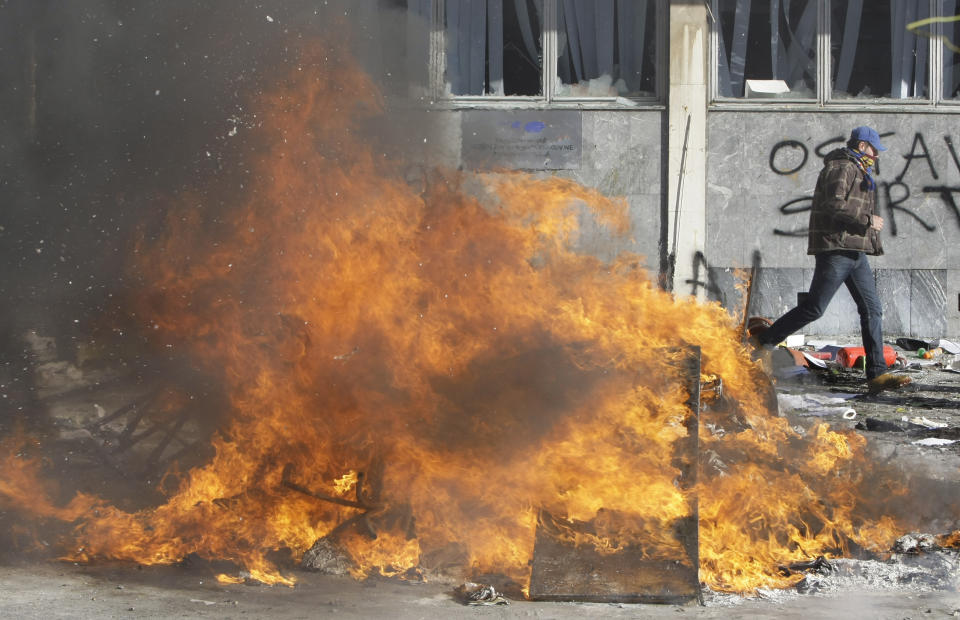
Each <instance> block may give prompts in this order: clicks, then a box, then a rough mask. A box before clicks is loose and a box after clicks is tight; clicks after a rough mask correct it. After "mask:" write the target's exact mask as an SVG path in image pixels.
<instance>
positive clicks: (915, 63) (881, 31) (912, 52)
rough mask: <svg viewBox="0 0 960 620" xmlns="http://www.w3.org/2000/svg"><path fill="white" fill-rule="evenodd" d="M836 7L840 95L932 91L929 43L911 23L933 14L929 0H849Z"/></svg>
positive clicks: (837, 87) (913, 94) (908, 94)
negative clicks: (866, 1) (915, 32)
mask: <svg viewBox="0 0 960 620" xmlns="http://www.w3.org/2000/svg"><path fill="white" fill-rule="evenodd" d="M865 8H866V9H867V10H866V11H864V9H865ZM832 13H833V14H832V15H831V21H832V24H833V26H832V30H831V38H832V41H831V47H832V48H833V50H834V61H835V65H834V66H835V72H834V81H833V94H834V95H835V96H840V97H842V96H853V97H890V98H893V99H910V98H919V97H926V96H927V77H928V76H927V72H928V71H927V67H928V62H929V45H928V42H927V39H925V38H922V37H918V36H917V35H915V34H913V33H912V32H910V31H909V30H907V28H906V26H907V24H908V23H910V22H912V21H916V20H918V19H924V18H926V17H929V16H930V5H929V2H928V0H871V2H870V3H869V4H866V3H864V2H863V0H849V1H848V2H847V4H846V7H844V6H843V5H838V4H836V3H835V4H834V5H833V9H832ZM838 37H839V41H838ZM838 48H839V53H837V50H838Z"/></svg>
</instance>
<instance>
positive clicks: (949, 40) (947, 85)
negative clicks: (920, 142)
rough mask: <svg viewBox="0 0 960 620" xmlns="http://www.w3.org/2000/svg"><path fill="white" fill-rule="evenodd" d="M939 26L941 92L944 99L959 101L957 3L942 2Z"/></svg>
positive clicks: (950, 1) (959, 32)
mask: <svg viewBox="0 0 960 620" xmlns="http://www.w3.org/2000/svg"><path fill="white" fill-rule="evenodd" d="M943 4H944V9H943V11H942V12H941V15H942V16H943V17H942V18H941V20H939V21H940V24H941V29H942V34H941V35H940V37H939V42H940V44H941V45H942V46H943V47H942V53H943V66H942V70H941V72H940V74H941V76H942V78H941V79H942V80H943V81H942V83H941V92H942V93H943V98H944V99H953V100H955V101H958V100H960V15H957V8H958V7H957V2H956V1H955V0H949V1H947V2H944V3H943Z"/></svg>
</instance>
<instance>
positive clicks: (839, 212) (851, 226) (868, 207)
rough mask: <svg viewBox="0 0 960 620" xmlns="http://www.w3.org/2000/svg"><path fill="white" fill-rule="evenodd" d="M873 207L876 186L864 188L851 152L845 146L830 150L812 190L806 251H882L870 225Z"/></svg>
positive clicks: (875, 201)
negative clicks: (811, 206) (874, 187)
mask: <svg viewBox="0 0 960 620" xmlns="http://www.w3.org/2000/svg"><path fill="white" fill-rule="evenodd" d="M876 208H877V192H876V189H872V190H871V189H867V185H866V182H865V177H864V174H863V172H862V171H861V170H860V168H859V167H857V164H856V162H855V161H854V160H853V158H852V156H851V155H849V154H848V153H847V152H846V151H845V150H844V149H836V150H835V151H832V152H830V153H829V154H827V156H826V157H825V158H824V160H823V170H821V171H820V176H819V177H818V178H817V187H816V189H815V190H814V191H813V208H812V209H811V210H810V233H809V239H808V244H807V254H818V253H820V252H827V251H830V250H858V251H861V252H864V253H866V254H870V255H873V256H879V255H881V254H883V245H882V244H881V243H880V234H879V231H877V230H874V229H872V228H870V216H871V215H874V214H875V213H876Z"/></svg>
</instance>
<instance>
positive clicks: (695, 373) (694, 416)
mask: <svg viewBox="0 0 960 620" xmlns="http://www.w3.org/2000/svg"><path fill="white" fill-rule="evenodd" d="M684 374H685V375H686V383H687V388H688V393H689V395H690V396H689V399H688V401H687V406H688V408H689V411H690V413H689V415H687V416H686V420H685V424H684V425H685V426H686V428H687V431H688V436H687V437H686V438H685V439H683V440H679V441H677V442H676V443H675V444H674V454H673V463H674V465H675V466H676V467H677V469H678V471H679V472H680V475H679V477H678V478H677V479H676V480H675V483H676V484H677V486H678V487H680V488H682V489H685V490H690V489H692V488H693V486H694V485H695V484H696V479H697V455H698V451H699V434H698V431H699V413H700V349H699V347H690V349H689V353H688V356H687V359H686V364H685V368H684ZM689 498H690V499H689V510H688V512H687V516H685V517H681V518H678V519H676V520H675V521H674V522H673V524H672V527H671V528H670V529H671V531H669V532H662V534H665V535H662V536H658V537H657V538H658V539H659V540H658V541H657V542H656V543H655V544H654V543H653V541H650V544H646V543H645V542H635V543H629V544H619V543H620V541H616V540H614V541H612V542H613V543H614V544H615V545H616V547H615V549H617V550H616V551H610V550H605V551H601V550H598V549H597V547H596V546H595V545H594V544H591V543H590V542H579V543H578V542H577V541H588V540H596V539H597V535H598V533H599V529H600V528H599V527H598V526H599V525H600V522H601V521H602V520H610V514H609V513H602V511H601V512H600V513H598V516H597V518H595V519H594V520H593V521H591V522H571V521H568V520H560V519H557V518H555V517H554V516H553V515H551V514H550V513H549V512H547V511H546V510H541V511H540V513H539V515H538V518H537V534H536V539H535V543H534V550H533V565H532V570H531V575H530V598H531V599H533V600H541V601H588V602H600V603H606V602H619V603H682V602H688V601H690V600H694V599H700V597H701V592H700V578H699V527H698V520H699V516H698V514H699V512H698V511H699V508H698V503H697V497H696V495H694V494H692V493H691V494H690V495H689ZM618 518H619V516H613V520H616V519H618ZM623 518H625V519H626V520H627V521H629V520H630V519H631V517H630V516H626V515H625V516H623ZM664 541H667V542H666V544H665V542H664ZM645 546H646V547H650V548H651V549H652V548H653V547H654V546H655V547H656V550H655V552H652V553H651V552H650V551H651V549H645V548H644V547H645Z"/></svg>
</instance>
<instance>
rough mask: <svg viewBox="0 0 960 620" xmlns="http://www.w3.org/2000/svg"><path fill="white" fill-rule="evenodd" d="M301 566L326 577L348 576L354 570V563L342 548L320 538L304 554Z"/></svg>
mask: <svg viewBox="0 0 960 620" xmlns="http://www.w3.org/2000/svg"><path fill="white" fill-rule="evenodd" d="M300 565H301V566H302V567H303V568H305V569H307V570H314V571H317V572H320V573H323V574H325V575H348V574H349V573H350V569H351V568H353V561H352V560H351V559H350V556H349V555H348V554H347V553H345V552H344V551H343V550H342V549H340V547H338V546H336V545H335V544H334V543H332V542H330V541H329V540H328V539H326V538H320V539H319V540H317V542H315V543H313V546H312V547H310V548H309V549H307V550H306V551H305V552H304V554H303V559H302V560H300Z"/></svg>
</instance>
